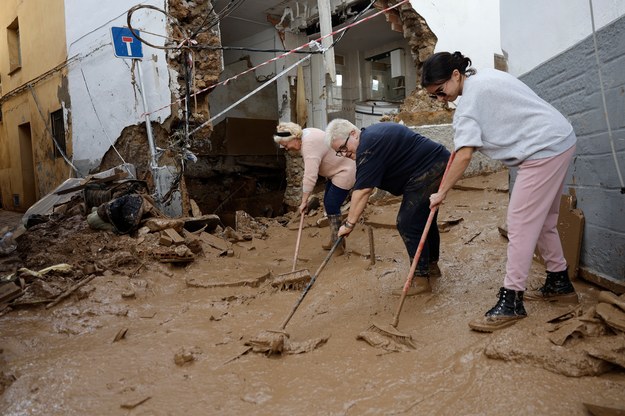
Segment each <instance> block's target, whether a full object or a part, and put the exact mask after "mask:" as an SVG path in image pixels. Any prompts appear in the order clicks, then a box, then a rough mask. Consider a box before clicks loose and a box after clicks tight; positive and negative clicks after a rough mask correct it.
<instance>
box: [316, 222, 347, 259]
mask: <svg viewBox="0 0 625 416" xmlns="http://www.w3.org/2000/svg"><path fill="white" fill-rule="evenodd" d="M328 221H329V223H330V238H329V239H328V242H327V243H324V244H321V248H323V249H324V250H332V247H334V243H335V242H336V240H337V239H338V232H339V228H341V215H328ZM334 254H335V255H337V256H342V255H343V254H345V239H343V241H341V243H340V244H339V245H338V247H337V248H336V250H335V251H334Z"/></svg>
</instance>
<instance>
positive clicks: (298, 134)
mask: <svg viewBox="0 0 625 416" xmlns="http://www.w3.org/2000/svg"><path fill="white" fill-rule="evenodd" d="M276 131H277V132H287V133H291V135H290V136H287V137H282V136H276V135H274V136H273V141H274V142H276V143H278V144H280V142H290V141H291V140H295V139H301V138H302V128H301V127H300V125H299V124H297V123H291V122H290V121H283V122H281V123H280V124H278V127H276Z"/></svg>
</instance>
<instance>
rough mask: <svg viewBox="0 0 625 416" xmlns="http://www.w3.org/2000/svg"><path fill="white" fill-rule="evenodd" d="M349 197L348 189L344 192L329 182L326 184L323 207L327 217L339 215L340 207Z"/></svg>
mask: <svg viewBox="0 0 625 416" xmlns="http://www.w3.org/2000/svg"><path fill="white" fill-rule="evenodd" d="M347 195H349V189H347V190H345V189H343V188H339V187H338V186H336V185H334V184H333V183H332V182H331V181H327V182H326V191H325V193H324V195H323V206H324V207H325V209H326V214H327V215H340V214H341V205H343V201H345V198H347Z"/></svg>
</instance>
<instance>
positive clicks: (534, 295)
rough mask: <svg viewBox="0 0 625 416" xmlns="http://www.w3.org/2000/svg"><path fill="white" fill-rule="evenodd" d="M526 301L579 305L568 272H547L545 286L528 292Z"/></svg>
mask: <svg viewBox="0 0 625 416" xmlns="http://www.w3.org/2000/svg"><path fill="white" fill-rule="evenodd" d="M525 300H529V301H532V300H543V301H548V302H562V303H578V302H579V299H578V298H577V293H575V288H574V287H573V284H572V283H571V280H570V279H569V274H568V272H567V271H566V270H563V271H561V272H550V271H548V272H547V279H546V280H545V284H544V285H543V286H542V287H541V288H539V289H537V290H531V291H528V292H527V296H525Z"/></svg>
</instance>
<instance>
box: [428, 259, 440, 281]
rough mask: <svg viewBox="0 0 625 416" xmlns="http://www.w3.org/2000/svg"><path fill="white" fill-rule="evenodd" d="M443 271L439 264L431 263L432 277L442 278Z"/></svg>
mask: <svg viewBox="0 0 625 416" xmlns="http://www.w3.org/2000/svg"><path fill="white" fill-rule="evenodd" d="M441 276H442V274H441V269H440V268H439V267H438V262H436V261H433V262H431V263H430V277H434V278H436V277H441Z"/></svg>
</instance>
